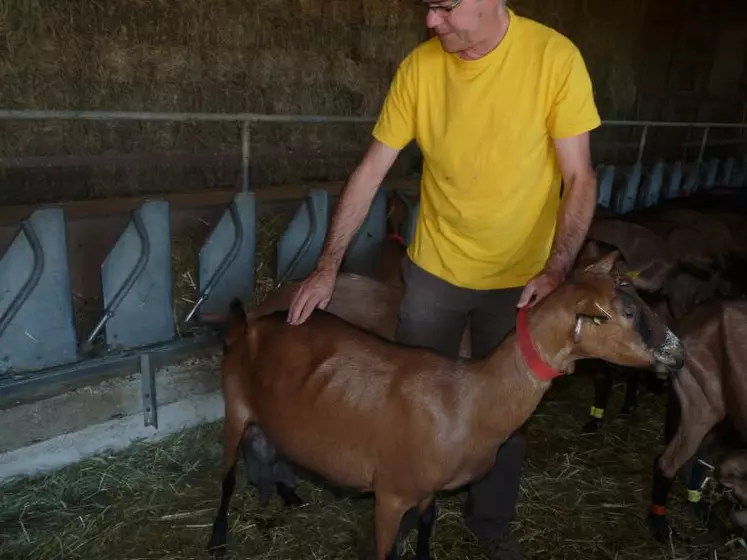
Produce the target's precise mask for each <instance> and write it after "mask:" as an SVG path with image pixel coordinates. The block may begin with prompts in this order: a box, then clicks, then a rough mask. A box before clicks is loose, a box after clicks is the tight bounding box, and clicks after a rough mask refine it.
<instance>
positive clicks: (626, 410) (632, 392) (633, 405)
mask: <svg viewBox="0 0 747 560" xmlns="http://www.w3.org/2000/svg"><path fill="white" fill-rule="evenodd" d="M627 369H628V370H629V375H628V379H627V381H626V382H625V400H624V401H623V405H622V409H621V410H620V412H621V413H622V414H626V415H628V414H633V413H634V412H635V411H636V409H637V408H638V382H639V381H640V379H641V370H640V369H638V368H627Z"/></svg>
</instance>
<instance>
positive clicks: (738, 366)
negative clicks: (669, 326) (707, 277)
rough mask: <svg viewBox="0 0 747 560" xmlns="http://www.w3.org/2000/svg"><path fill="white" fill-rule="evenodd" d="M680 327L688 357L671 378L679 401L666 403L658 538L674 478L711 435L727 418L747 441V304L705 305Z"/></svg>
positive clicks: (655, 515) (656, 501)
mask: <svg viewBox="0 0 747 560" xmlns="http://www.w3.org/2000/svg"><path fill="white" fill-rule="evenodd" d="M675 330H676V331H677V332H678V334H679V335H680V336H681V339H682V342H683V344H684V345H685V348H686V351H687V358H686V360H685V364H684V366H683V368H682V370H681V371H679V372H678V373H677V375H676V376H674V377H673V380H672V388H673V390H674V395H675V396H676V401H675V400H673V399H670V402H669V403H668V406H667V426H666V434H665V439H666V442H667V443H666V448H665V450H664V452H663V453H661V454H660V455H659V456H658V457H657V458H656V461H655V463H654V482H653V486H652V490H651V500H652V505H651V510H650V512H649V516H648V523H649V526H650V529H651V530H652V532H653V533H654V535H655V536H656V537H657V538H658V539H659V540H665V539H666V538H667V537H668V535H669V533H670V527H669V524H668V522H667V519H666V503H667V499H668V496H669V491H670V489H671V485H672V483H673V481H674V477H675V475H676V474H677V473H678V472H679V471H680V470H681V469H682V468H683V467H684V466H685V464H686V463H688V462H689V461H691V459H692V458H693V456H694V455H695V453H696V452H697V451H698V450H699V448H700V447H701V445H702V444H703V442H704V439H705V438H706V436H707V435H708V434H709V433H711V431H712V430H713V429H714V428H715V427H716V426H717V425H719V424H721V422H722V421H724V420H725V419H728V420H729V421H730V423H731V424H732V425H733V427H734V428H735V429H736V431H737V433H738V434H739V436H740V437H741V439H742V440H747V344H745V340H747V302H746V301H719V302H714V303H711V304H707V305H703V306H700V307H699V308H697V309H696V310H695V311H694V312H693V313H691V314H690V315H688V316H687V317H686V318H685V319H684V320H683V321H682V322H681V324H680V325H679V328H677V329H675ZM746 505H747V504H746Z"/></svg>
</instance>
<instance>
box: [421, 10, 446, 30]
mask: <svg viewBox="0 0 747 560" xmlns="http://www.w3.org/2000/svg"><path fill="white" fill-rule="evenodd" d="M442 21H443V15H442V14H441V10H439V9H436V8H429V9H428V13H427V14H426V16H425V25H426V26H427V27H429V28H430V29H433V28H434V27H436V26H437V25H438V24H440V23H441V22H442Z"/></svg>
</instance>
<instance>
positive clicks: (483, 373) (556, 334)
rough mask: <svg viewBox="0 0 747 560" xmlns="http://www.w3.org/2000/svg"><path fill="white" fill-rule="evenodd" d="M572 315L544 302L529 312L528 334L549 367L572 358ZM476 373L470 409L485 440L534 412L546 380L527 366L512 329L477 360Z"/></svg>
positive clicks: (514, 426) (562, 366)
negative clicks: (475, 390) (473, 395)
mask: <svg viewBox="0 0 747 560" xmlns="http://www.w3.org/2000/svg"><path fill="white" fill-rule="evenodd" d="M571 323H572V318H569V317H568V312H567V311H566V310H565V309H564V307H563V306H562V303H557V304H555V305H553V302H551V301H547V302H546V303H544V304H543V305H542V306H541V307H539V306H538V308H536V310H534V311H532V312H531V315H530V317H529V332H530V333H531V339H532V342H533V343H534V346H535V348H537V351H538V352H539V354H540V356H541V357H542V359H543V360H544V361H545V362H546V363H547V364H548V365H549V366H550V367H552V368H553V369H555V370H559V371H564V370H566V369H567V368H568V366H569V365H570V364H571V362H572V361H573V356H572V355H571V350H572V342H571V340H572V339H571V337H572V328H573V326H572V324H571ZM475 373H476V374H477V375H478V376H479V377H480V383H478V384H477V386H478V387H479V389H478V391H477V394H476V395H475V398H476V399H477V400H478V401H479V402H478V403H475V406H473V407H472V410H473V411H474V414H476V415H479V416H477V417H476V418H475V420H476V421H477V424H478V425H479V426H480V427H481V428H482V429H484V430H485V431H484V436H485V438H486V440H485V441H486V443H487V442H488V441H490V440H494V439H498V440H502V439H504V438H505V437H507V436H508V435H509V434H510V433H511V432H513V431H514V430H516V429H517V428H519V427H520V426H521V425H522V424H523V423H524V422H525V421H526V420H527V418H528V417H529V416H530V415H531V414H532V412H534V410H535V409H536V407H537V406H538V404H539V402H540V400H541V399H542V397H543V396H544V394H545V392H546V391H547V390H548V389H549V388H550V384H551V382H549V381H542V380H540V379H538V378H537V377H536V376H535V374H534V373H533V372H532V370H531V369H530V367H529V366H528V365H527V362H526V359H525V358H524V356H523V354H522V352H521V349H520V348H519V340H518V338H517V334H516V333H512V334H510V335H509V336H508V337H506V339H505V340H504V341H503V343H501V344H500V346H498V347H497V348H496V349H495V350H493V352H492V353H491V354H490V355H489V356H488V357H487V358H486V360H485V361H484V362H482V363H481V364H480V366H479V367H478V369H477V370H476V371H475Z"/></svg>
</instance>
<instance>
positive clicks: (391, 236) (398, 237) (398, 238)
mask: <svg viewBox="0 0 747 560" xmlns="http://www.w3.org/2000/svg"><path fill="white" fill-rule="evenodd" d="M387 237H388V238H389V239H394V240H395V241H399V242H400V243H401V244H402V245H407V244H406V243H405V238H404V237H402V236H401V235H400V234H399V233H390V234H389V235H387Z"/></svg>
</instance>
